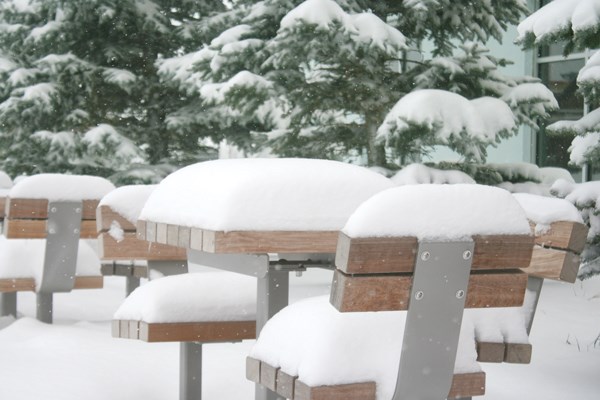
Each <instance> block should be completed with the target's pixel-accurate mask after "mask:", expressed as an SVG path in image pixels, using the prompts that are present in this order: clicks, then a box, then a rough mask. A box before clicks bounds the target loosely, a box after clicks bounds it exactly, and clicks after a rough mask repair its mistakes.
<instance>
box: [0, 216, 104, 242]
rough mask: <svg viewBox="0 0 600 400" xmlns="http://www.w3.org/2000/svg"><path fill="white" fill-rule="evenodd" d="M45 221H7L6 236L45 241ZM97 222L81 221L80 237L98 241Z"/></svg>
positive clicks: (5, 221) (5, 223) (5, 226)
mask: <svg viewBox="0 0 600 400" xmlns="http://www.w3.org/2000/svg"><path fill="white" fill-rule="evenodd" d="M46 221H47V220H45V219H5V220H4V234H5V235H6V237H7V238H9V239H44V238H45V237H46ZM97 236H98V233H97V231H96V221H94V220H85V221H81V231H80V233H79V237H80V238H82V239H96V238H97Z"/></svg>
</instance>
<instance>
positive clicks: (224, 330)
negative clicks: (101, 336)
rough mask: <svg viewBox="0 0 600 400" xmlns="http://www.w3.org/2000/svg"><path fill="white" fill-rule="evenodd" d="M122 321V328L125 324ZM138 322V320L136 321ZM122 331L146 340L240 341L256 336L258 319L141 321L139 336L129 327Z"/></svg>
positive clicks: (127, 334) (127, 337)
mask: <svg viewBox="0 0 600 400" xmlns="http://www.w3.org/2000/svg"><path fill="white" fill-rule="evenodd" d="M130 322H131V321H123V320H122V321H120V323H121V330H123V326H124V324H127V325H128V326H129V324H130ZM134 322H136V323H137V321H134ZM125 330H126V331H127V332H126V333H120V336H119V337H121V338H125V339H139V340H143V341H146V342H204V343H208V342H238V341H241V340H246V339H255V338H256V321H210V322H180V323H147V322H143V321H141V322H139V328H138V331H137V334H136V336H137V337H131V336H130V332H129V329H128V328H126V329H125Z"/></svg>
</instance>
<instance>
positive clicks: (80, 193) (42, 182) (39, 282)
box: [0, 174, 114, 323]
mask: <svg viewBox="0 0 600 400" xmlns="http://www.w3.org/2000/svg"><path fill="white" fill-rule="evenodd" d="M112 189H114V186H113V185H112V184H111V183H110V182H109V181H107V180H106V179H103V178H100V177H94V176H84V175H61V174H40V175H34V176H30V177H27V178H24V179H22V180H20V181H19V182H18V183H17V184H16V185H15V186H14V187H13V188H12V189H11V190H10V192H9V195H8V199H7V203H6V219H5V222H4V235H5V236H6V238H7V239H37V240H43V246H44V251H43V262H42V263H43V265H42V268H41V272H40V273H39V274H38V276H36V280H35V288H34V286H33V285H32V283H33V281H32V280H31V277H27V278H26V279H24V280H21V279H12V278H10V277H9V278H5V279H4V280H2V281H1V282H0V286H1V287H2V288H3V293H2V303H3V304H4V306H3V308H5V311H8V309H10V313H11V314H16V292H17V291H21V290H32V289H33V288H34V290H35V292H36V294H37V310H36V313H37V318H38V319H39V320H40V321H43V322H48V323H51V322H52V295H53V293H57V292H70V291H71V290H72V289H75V288H86V289H88V288H101V287H102V277H101V276H100V275H99V274H93V275H88V276H76V271H77V260H78V252H79V248H80V246H79V243H80V242H79V240H80V239H96V236H97V234H96V221H95V215H96V207H97V205H98V201H99V199H100V198H101V197H102V196H104V195H105V194H106V193H107V192H109V191H110V190H112ZM38 243H39V242H38ZM23 251H27V250H23Z"/></svg>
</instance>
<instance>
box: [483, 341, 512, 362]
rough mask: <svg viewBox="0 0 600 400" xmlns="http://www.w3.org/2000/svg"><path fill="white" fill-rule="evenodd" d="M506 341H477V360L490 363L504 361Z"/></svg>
mask: <svg viewBox="0 0 600 400" xmlns="http://www.w3.org/2000/svg"><path fill="white" fill-rule="evenodd" d="M505 352H506V346H505V344H504V343H493V342H477V361H479V362H488V363H501V362H504V353H505Z"/></svg>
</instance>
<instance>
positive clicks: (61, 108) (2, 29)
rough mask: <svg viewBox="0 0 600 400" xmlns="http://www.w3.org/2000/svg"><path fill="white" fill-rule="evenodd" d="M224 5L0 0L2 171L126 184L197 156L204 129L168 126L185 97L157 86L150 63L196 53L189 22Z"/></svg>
mask: <svg viewBox="0 0 600 400" xmlns="http://www.w3.org/2000/svg"><path fill="white" fill-rule="evenodd" d="M223 8H224V7H223V4H222V2H220V1H213V0H206V1H202V2H198V1H190V0H175V1H161V0H91V1H90V0H66V1H65V0H30V1H17V0H7V1H3V2H2V3H1V4H0V168H2V169H4V170H6V171H7V172H9V173H11V174H12V175H16V174H21V173H27V174H31V173H38V172H66V171H70V172H76V173H92V174H98V175H103V176H110V175H112V174H114V173H116V172H119V175H118V176H119V179H120V180H121V181H128V182H134V181H148V180H156V179H158V178H159V177H160V175H162V174H163V173H164V171H165V167H164V166H162V167H161V166H160V164H163V163H167V164H169V163H174V164H179V163H186V162H189V161H192V160H194V159H196V158H198V157H201V156H203V155H205V154H206V151H205V149H203V148H202V146H200V144H199V138H200V137H201V136H202V135H204V134H205V133H206V128H205V127H204V129H196V131H195V132H194V133H193V134H190V132H189V131H186V132H182V131H178V130H176V129H171V128H170V127H169V121H168V119H167V115H168V114H169V112H170V111H171V110H173V109H176V108H178V107H179V104H180V103H181V102H182V101H185V96H184V95H182V94H181V93H179V92H178V91H176V90H172V89H169V88H168V87H165V86H164V85H163V84H161V83H160V81H159V79H158V75H157V67H156V65H155V63H156V60H157V59H158V58H159V57H170V56H173V55H175V54H177V52H181V51H185V49H191V48H195V47H197V46H199V45H200V44H201V43H202V38H203V34H202V32H197V31H195V29H196V28H195V26H193V25H191V24H190V23H191V22H193V21H195V20H197V19H198V18H200V16H201V15H204V14H206V13H208V12H210V11H213V10H222V9H223ZM148 163H149V164H152V165H157V166H156V167H152V166H147V164H148ZM130 169H135V173H133V174H131V175H128V174H127V173H126V171H127V170H130ZM140 169H142V170H143V171H140ZM168 169H169V168H166V170H168Z"/></svg>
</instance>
